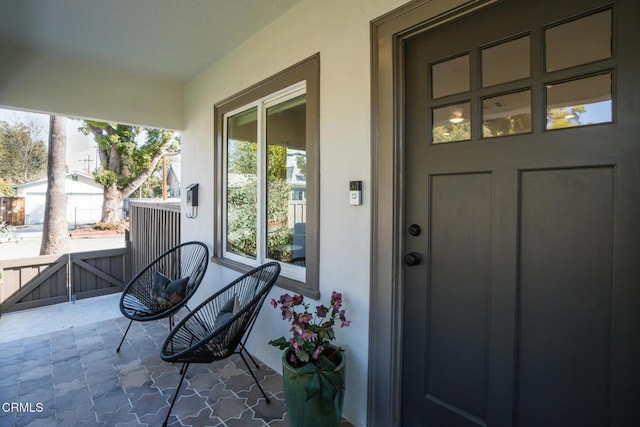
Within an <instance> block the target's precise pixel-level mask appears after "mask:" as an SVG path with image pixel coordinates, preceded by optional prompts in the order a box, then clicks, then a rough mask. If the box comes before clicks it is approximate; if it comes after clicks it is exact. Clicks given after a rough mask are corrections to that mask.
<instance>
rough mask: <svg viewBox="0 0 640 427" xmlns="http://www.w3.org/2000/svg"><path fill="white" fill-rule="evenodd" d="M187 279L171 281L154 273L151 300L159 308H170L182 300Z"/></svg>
mask: <svg viewBox="0 0 640 427" xmlns="http://www.w3.org/2000/svg"><path fill="white" fill-rule="evenodd" d="M188 282H189V277H183V278H181V279H177V280H173V281H172V280H171V279H169V278H168V277H167V276H165V275H164V274H162V273H160V272H159V271H156V272H155V274H154V275H153V284H152V287H151V298H152V299H153V300H154V301H156V302H157V303H158V305H160V306H161V307H164V308H171V307H173V306H174V305H176V304H178V303H179V302H180V301H182V300H183V299H184V295H185V293H186V290H187V283H188Z"/></svg>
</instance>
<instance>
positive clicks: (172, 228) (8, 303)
mask: <svg viewBox="0 0 640 427" xmlns="http://www.w3.org/2000/svg"><path fill="white" fill-rule="evenodd" d="M129 209H130V210H129V221H130V231H129V232H128V233H127V236H126V248H118V249H109V250H101V251H91V252H81V253H70V254H64V255H50V256H39V257H33V258H27V259H15V260H3V261H0V275H1V276H0V283H2V286H0V314H1V313H7V312H10V311H17V310H23V309H27V308H33V307H41V306H45V305H49V304H57V303H61V302H67V301H73V300H75V299H82V298H89V297H94V296H99V295H106V294H110V293H116V292H121V291H122V290H123V289H124V286H125V285H126V283H127V282H128V281H129V280H130V279H131V278H132V277H133V275H135V273H136V272H138V271H140V270H141V269H142V268H143V267H144V266H145V265H147V264H148V263H149V262H150V261H152V260H154V259H155V258H157V257H158V256H159V255H161V254H162V253H164V252H166V251H167V250H168V249H170V248H172V247H173V246H176V245H178V244H179V243H180V205H179V204H178V203H176V204H171V203H158V202H142V201H135V202H131V203H130V205H129Z"/></svg>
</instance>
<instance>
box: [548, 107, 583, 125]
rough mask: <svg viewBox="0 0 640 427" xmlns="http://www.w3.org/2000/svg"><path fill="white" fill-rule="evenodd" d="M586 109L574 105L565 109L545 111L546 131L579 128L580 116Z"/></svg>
mask: <svg viewBox="0 0 640 427" xmlns="http://www.w3.org/2000/svg"><path fill="white" fill-rule="evenodd" d="M586 111H587V109H586V108H585V106H584V105H574V106H573V107H571V108H570V109H567V108H551V109H549V110H548V111H547V129H561V128H568V127H574V126H580V125H582V123H581V122H580V115H581V114H583V113H585V112H586Z"/></svg>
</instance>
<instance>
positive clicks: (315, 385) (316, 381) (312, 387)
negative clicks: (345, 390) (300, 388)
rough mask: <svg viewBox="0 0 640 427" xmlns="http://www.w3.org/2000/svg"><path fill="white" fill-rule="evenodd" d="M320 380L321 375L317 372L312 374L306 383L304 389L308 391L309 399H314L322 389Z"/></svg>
mask: <svg viewBox="0 0 640 427" xmlns="http://www.w3.org/2000/svg"><path fill="white" fill-rule="evenodd" d="M320 381H321V379H320V375H319V374H318V373H317V372H316V373H315V374H313V375H311V378H310V379H309V381H307V383H306V384H305V385H304V389H305V391H306V392H307V400H310V399H313V397H314V396H315V395H317V394H318V393H319V392H320V391H321V387H322V386H321V384H320Z"/></svg>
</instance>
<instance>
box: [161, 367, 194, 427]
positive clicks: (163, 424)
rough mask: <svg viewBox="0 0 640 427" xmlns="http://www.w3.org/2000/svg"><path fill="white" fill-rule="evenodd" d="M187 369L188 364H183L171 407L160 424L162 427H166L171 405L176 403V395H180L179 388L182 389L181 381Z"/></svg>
mask: <svg viewBox="0 0 640 427" xmlns="http://www.w3.org/2000/svg"><path fill="white" fill-rule="evenodd" d="M187 369H189V364H188V363H185V364H184V365H182V369H181V372H182V376H181V377H180V382H179V383H178V387H176V392H175V393H174V395H173V399H171V405H170V406H169V412H167V416H166V417H165V419H164V422H163V423H162V427H166V426H167V421H169V416H170V415H171V410H172V409H173V405H174V403H176V398H177V397H178V393H180V387H182V381H183V380H184V376H185V375H186V374H187Z"/></svg>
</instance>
